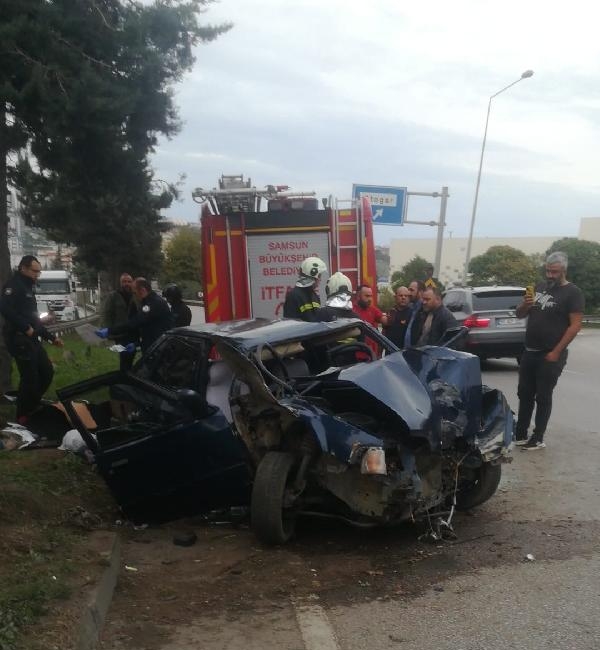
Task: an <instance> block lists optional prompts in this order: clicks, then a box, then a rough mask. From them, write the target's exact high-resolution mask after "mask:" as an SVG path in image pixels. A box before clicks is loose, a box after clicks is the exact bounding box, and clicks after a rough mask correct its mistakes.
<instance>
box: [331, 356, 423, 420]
mask: <svg viewBox="0 0 600 650" xmlns="http://www.w3.org/2000/svg"><path fill="white" fill-rule="evenodd" d="M339 377H340V379H344V380H345V381H349V382H352V383H353V384H355V385H356V386H358V387H359V388H361V389H362V390H364V391H366V392H367V393H369V394H370V395H372V396H373V397H375V399H377V400H378V401H379V402H381V403H382V404H385V406H387V407H388V408H390V409H391V410H392V411H394V412H395V413H396V414H397V415H399V416H400V417H401V418H402V419H403V420H404V422H405V423H406V425H407V426H408V428H409V429H411V431H421V430H423V429H425V428H426V427H427V422H428V421H429V418H430V417H431V411H432V408H431V398H430V396H429V393H428V392H427V389H426V388H425V387H424V386H423V384H422V383H421V381H420V380H419V378H418V377H417V376H416V375H415V373H414V372H413V371H412V370H411V369H410V367H409V366H408V364H407V363H406V361H405V360H404V357H403V356H402V352H395V353H394V354H390V355H388V356H386V357H384V358H383V359H379V360H378V361H373V362H371V363H360V364H357V365H355V366H352V367H351V368H346V369H345V370H342V371H341V372H340V375H339Z"/></svg>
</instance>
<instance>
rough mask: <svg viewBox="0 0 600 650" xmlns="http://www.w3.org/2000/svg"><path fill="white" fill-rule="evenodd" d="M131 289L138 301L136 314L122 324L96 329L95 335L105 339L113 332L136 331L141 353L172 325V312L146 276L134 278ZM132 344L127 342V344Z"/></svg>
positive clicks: (111, 336) (117, 333) (112, 335)
mask: <svg viewBox="0 0 600 650" xmlns="http://www.w3.org/2000/svg"><path fill="white" fill-rule="evenodd" d="M133 291H134V293H135V295H136V298H137V299H138V301H139V303H140V307H139V309H138V312H137V314H136V315H135V316H133V317H132V318H130V319H129V320H128V321H127V323H125V324H123V325H117V326H115V327H104V328H102V329H99V330H96V335H97V336H99V337H100V338H103V339H106V338H109V337H110V338H113V337H114V335H115V334H116V335H119V334H124V333H125V332H137V333H138V335H139V338H140V347H141V349H142V354H143V353H144V352H146V350H147V349H148V348H149V347H150V346H151V345H152V344H153V343H154V341H156V339H158V338H159V337H160V336H161V335H162V334H164V333H165V332H166V331H167V330H170V329H171V328H172V327H173V314H172V313H171V308H170V307H169V303H168V302H167V301H166V300H165V299H164V298H161V296H159V295H158V294H157V293H156V292H155V291H153V290H152V286H151V284H150V282H148V280H146V278H136V279H135V282H134V283H133ZM133 345H134V344H129V346H133ZM126 347H128V346H126ZM128 349H129V348H128Z"/></svg>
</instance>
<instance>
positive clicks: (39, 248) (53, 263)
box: [8, 190, 75, 271]
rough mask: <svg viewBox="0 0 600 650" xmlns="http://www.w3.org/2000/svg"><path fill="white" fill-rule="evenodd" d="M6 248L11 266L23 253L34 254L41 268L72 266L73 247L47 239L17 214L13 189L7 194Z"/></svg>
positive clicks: (15, 196)
mask: <svg viewBox="0 0 600 650" xmlns="http://www.w3.org/2000/svg"><path fill="white" fill-rule="evenodd" d="M8 249H9V251H10V265H11V268H16V267H17V265H18V264H19V261H20V260H21V258H22V257H23V255H35V256H36V257H37V258H38V260H39V261H40V264H41V266H42V268H43V269H64V270H65V271H71V270H72V268H73V254H74V252H75V249H73V248H72V247H70V246H67V245H66V244H57V243H56V242H53V241H51V240H50V239H48V237H47V236H46V234H45V233H44V231H43V230H40V229H39V228H32V227H30V226H28V225H27V224H26V223H25V222H24V220H23V218H22V217H21V215H20V214H19V200H18V198H17V194H16V192H15V191H14V190H11V191H9V194H8Z"/></svg>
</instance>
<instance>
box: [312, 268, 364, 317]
mask: <svg viewBox="0 0 600 650" xmlns="http://www.w3.org/2000/svg"><path fill="white" fill-rule="evenodd" d="M325 293H326V294H327V299H326V301H325V307H323V308H322V309H321V310H320V312H319V315H320V318H319V320H323V321H332V320H336V319H338V318H360V317H359V315H358V314H356V313H355V312H354V311H353V308H352V282H351V281H350V278H349V277H348V276H346V275H344V274H343V273H341V272H340V271H337V272H336V273H334V274H333V275H332V276H331V277H330V278H329V280H327V284H326V285H325Z"/></svg>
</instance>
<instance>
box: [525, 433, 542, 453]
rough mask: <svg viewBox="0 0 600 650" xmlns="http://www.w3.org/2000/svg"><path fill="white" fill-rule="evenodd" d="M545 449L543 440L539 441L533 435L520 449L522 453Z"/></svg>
mask: <svg viewBox="0 0 600 650" xmlns="http://www.w3.org/2000/svg"><path fill="white" fill-rule="evenodd" d="M545 447H546V443H545V442H544V441H543V440H540V439H539V438H538V437H536V435H535V434H533V435H532V436H531V438H529V440H528V441H527V444H525V445H523V447H522V449H523V451H532V450H535V449H544V448H545Z"/></svg>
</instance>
